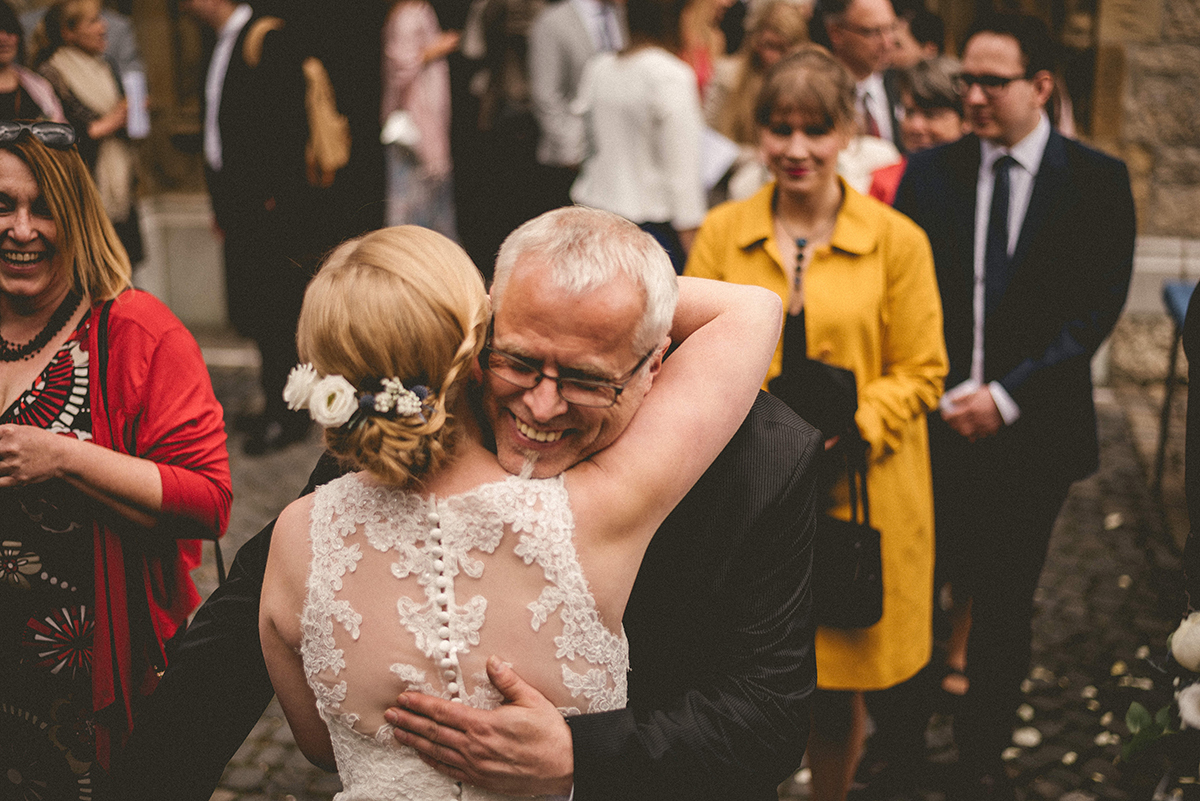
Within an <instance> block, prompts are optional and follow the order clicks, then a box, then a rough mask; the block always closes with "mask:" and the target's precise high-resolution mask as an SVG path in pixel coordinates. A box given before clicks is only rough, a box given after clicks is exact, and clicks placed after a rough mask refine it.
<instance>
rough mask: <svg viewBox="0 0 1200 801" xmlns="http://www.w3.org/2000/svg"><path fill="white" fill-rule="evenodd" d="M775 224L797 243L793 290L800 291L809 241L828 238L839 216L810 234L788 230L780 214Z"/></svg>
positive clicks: (813, 241)
mask: <svg viewBox="0 0 1200 801" xmlns="http://www.w3.org/2000/svg"><path fill="white" fill-rule="evenodd" d="M775 224H776V225H778V226H779V228H780V230H781V231H783V233H784V234H786V235H787V238H788V239H791V240H793V241H794V242H795V243H796V270H795V272H794V273H792V292H799V291H800V284H801V282H802V281H803V278H804V265H805V262H806V261H807V260H808V251H807V249H808V245H809V243H810V242H812V243H816V242H818V241H823V240H824V239H827V238H828V237H829V236H830V235H831V234H832V233H833V228H834V226H835V225H837V217H834V218H833V220H832V221H831V222H828V223H826V224H825V225H823V226H821V229H820V230H818V231H815V232H813V233H812V234H810V236H796V235H795V234H794V233H793V232H792V231H790V230H788V227H787V225H785V224H784V222H783V218H782V217H780V216H779V215H775ZM818 235H819V236H818ZM810 237H811V238H810Z"/></svg>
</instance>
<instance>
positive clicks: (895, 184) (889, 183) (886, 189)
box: [867, 159, 908, 206]
mask: <svg viewBox="0 0 1200 801" xmlns="http://www.w3.org/2000/svg"><path fill="white" fill-rule="evenodd" d="M907 166H908V159H901V160H900V161H898V162H896V163H895V164H889V165H887V166H886V167H880V168H879V169H877V170H875V172H873V173H871V188H870V189H869V190H868V191H867V194H869V195H870V196H871V197H873V198H876V199H878V200H882V201H883V202H884V203H886V204H888V205H889V206H890V205H892V201H893V200H894V199H895V197H896V190H897V189H899V188H900V179H901V178H903V177H904V168H905V167H907Z"/></svg>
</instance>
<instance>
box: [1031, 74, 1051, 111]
mask: <svg viewBox="0 0 1200 801" xmlns="http://www.w3.org/2000/svg"><path fill="white" fill-rule="evenodd" d="M1029 82H1030V83H1032V84H1033V90H1034V91H1035V92H1037V99H1038V105H1039V106H1044V105H1046V103H1047V102H1049V100H1050V95H1051V94H1053V93H1054V75H1053V73H1051V72H1050V71H1049V70H1039V71H1038V72H1035V73H1034V74H1033V77H1032V78H1030V79H1029Z"/></svg>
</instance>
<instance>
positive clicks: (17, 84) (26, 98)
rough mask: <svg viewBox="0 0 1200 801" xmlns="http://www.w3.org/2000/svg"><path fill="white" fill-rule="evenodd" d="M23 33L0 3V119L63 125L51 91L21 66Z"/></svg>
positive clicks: (6, 6) (63, 118)
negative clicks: (37, 120) (46, 121)
mask: <svg viewBox="0 0 1200 801" xmlns="http://www.w3.org/2000/svg"><path fill="white" fill-rule="evenodd" d="M24 60H25V31H24V29H23V28H22V26H21V22H20V20H19V19H17V15H16V13H15V12H14V11H13V9H12V6H10V5H9V4H8V3H7V2H6V1H5V0H0V119H5V120H17V119H20V120H35V119H39V118H41V119H47V120H51V121H53V122H66V120H67V118H66V116H64V114H63V110H62V103H60V102H59V100H58V95H56V94H55V93H54V87H52V86H51V85H50V82H49V81H47V80H46V79H45V78H43V77H42V76H40V75H38V74H37V73H36V72H32V71H31V70H28V69H26V68H25V67H23V66H22V62H23V61H24Z"/></svg>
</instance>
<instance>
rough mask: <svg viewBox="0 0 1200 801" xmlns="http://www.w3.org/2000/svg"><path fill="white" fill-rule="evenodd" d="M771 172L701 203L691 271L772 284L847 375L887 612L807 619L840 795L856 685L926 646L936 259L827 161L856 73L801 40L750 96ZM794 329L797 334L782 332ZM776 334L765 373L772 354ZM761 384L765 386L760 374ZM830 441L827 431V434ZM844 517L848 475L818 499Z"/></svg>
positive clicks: (821, 788)
mask: <svg viewBox="0 0 1200 801" xmlns="http://www.w3.org/2000/svg"><path fill="white" fill-rule="evenodd" d="M756 117H757V120H758V123H759V142H760V147H761V150H762V154H763V158H764V159H765V161H766V163H767V166H768V168H769V169H770V171H771V173H772V175H773V177H774V179H775V180H774V182H773V183H771V184H768V185H767V186H765V187H764V188H763V189H762V190H760V191H759V192H758V193H757V194H756V195H754V196H752V197H750V198H747V199H746V200H741V201H735V202H731V203H726V204H724V205H721V206H718V207H717V208H715V209H713V210H712V211H711V212H710V213H709V215H708V217H707V218H706V219H705V221H704V224H703V225H702V226H701V227H700V230H699V233H698V234H697V236H696V240H695V243H694V245H693V247H692V251H691V253H690V256H689V259H688V262H687V270H686V274H687V275H696V276H701V277H705V278H715V279H719V280H723V281H732V282H736V283H743V284H757V285H759V286H764V287H767V288H768V289H772V290H774V291H775V292H777V293H778V294H779V296H780V297H781V298H782V299H783V303H784V307H785V308H786V309H787V310H788V318H787V321H786V322H785V324H784V325H785V329H786V327H787V326H795V325H799V326H802V327H803V328H802V330H803V332H804V334H805V340H806V342H807V345H806V347H807V356H808V357H809V358H811V359H816V360H819V361H822V362H825V363H827V364H830V365H835V366H837V367H842V368H846V369H848V370H851V371H852V372H853V373H854V376H855V379H856V381H857V389H858V411H857V412H856V414H855V423H856V424H857V427H858V430H859V433H860V434H861V436H862V438H863V440H865V442H866V443H867V445H868V447H869V452H868V468H867V483H868V487H869V495H870V499H871V523H872V525H873V526H874V527H875V528H877V529H879V531H880V539H881V550H882V557H883V590H884V601H883V617H882V618H881V619H880V620H879V622H878V623H876V624H875V625H874V626H871V627H870V628H866V629H850V630H847V629H831V628H825V627H819V628H818V630H817V640H816V642H817V648H816V656H817V684H818V687H819V690H818V693H817V698H816V699H815V702H814V704H813V708H814V714H813V733H812V737H811V738H810V742H809V750H808V755H809V764H810V766H811V768H812V772H813V797H814V798H815V799H818V801H825V799H833V800H835V801H836V800H837V799H842V798H844V797H845V794H846V791H847V789H848V787H849V783H850V781H851V779H852V777H853V775H854V768H855V765H856V764H857V761H858V758H859V756H860V755H861V751H862V745H863V741H864V739H865V710H864V705H863V697H862V692H863V691H865V690H881V689H885V688H888V687H891V686H894V685H896V684H898V683H900V682H902V681H905V680H906V679H909V678H910V677H912V676H913V675H914V674H915V673H916V672H917V671H918V670H920V669H921V667H923V666H924V665H925V663H926V662H928V661H929V658H930V653H931V649H932V628H931V627H932V605H933V490H932V482H931V478H930V471H929V440H928V434H927V431H926V427H925V415H926V413H927V412H928V411H930V410H931V409H933V408H935V407H936V406H937V401H938V398H939V396H940V395H941V392H942V380H943V378H944V377H945V374H946V369H947V360H946V348H945V344H944V341H943V337H942V310H941V302H940V300H939V296H938V289H937V283H936V279H935V277H934V270H933V256H932V254H931V252H930V249H929V241H928V239H927V238H926V236H925V234H924V232H923V231H921V229H920V228H918V227H917V226H916V224H914V223H913V222H912V221H911V220H909V219H908V218H907V217H905V216H903V215H902V214H900V213H898V212H896V211H894V210H893V209H891V208H890V207H888V206H885V205H884V204H882V203H879V202H878V201H876V200H874V199H873V198H868V197H866V196H864V195H861V194H859V193H858V192H856V191H854V190H853V189H851V188H850V187H849V186H847V185H846V183H845V182H844V181H843V180H841V179H840V178H839V177H838V175H837V172H836V163H837V155H838V152H839V151H840V150H841V149H842V148H843V147H845V146H846V144H847V143H848V142H849V139H850V138H851V137H852V136H853V135H854V130H855V127H854V126H855V125H856V121H855V117H854V83H853V81H852V79H851V78H850V76H849V74H847V73H846V71H845V69H844V68H843V67H842V66H841V65H840V64H839V63H838V62H837V61H835V60H834V59H833V57H832V56H830V55H829V54H828V52H827V51H825V50H824V49H822V48H819V47H816V46H807V47H805V48H803V49H802V50H800V51H799V52H798V53H796V54H793V55H791V56H789V57H788V58H786V59H785V60H783V61H782V62H780V63H779V64H778V65H777V66H776V67H775V68H774V69H773V70H772V71H771V72H770V73H769V74H768V76H767V79H766V81H765V83H764V85H763V89H762V91H761V92H760V94H759V100H758V103H757V107H756ZM790 333H791V334H793V335H794V334H795V333H796V332H795V331H792V332H790ZM785 339H790V340H792V341H793V342H794V341H795V339H794V338H793V336H788V337H784V336H781V337H780V344H779V347H778V349H777V350H776V353H775V359H774V362H773V363H772V365H771V369H770V371H769V372H768V374H767V380H768V381H769V380H770V379H772V378H774V377H775V376H776V375H778V374H779V373H780V371H781V370H782V366H783V345H784V340H785ZM764 387H765V385H764ZM829 444H832V443H829ZM828 503H829V511H830V513H831V514H833V515H835V516H838V517H842V518H848V517H849V502H848V499H847V488H846V479H845V478H844V477H843V478H842V479H841V481H840V482H839V483H838V484H837V485H836V486H834V488H833V490H832V492H831V495H830V498H829V499H828Z"/></svg>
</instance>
